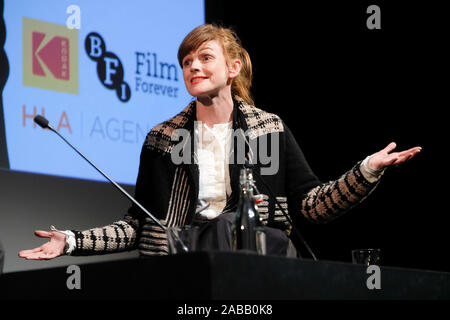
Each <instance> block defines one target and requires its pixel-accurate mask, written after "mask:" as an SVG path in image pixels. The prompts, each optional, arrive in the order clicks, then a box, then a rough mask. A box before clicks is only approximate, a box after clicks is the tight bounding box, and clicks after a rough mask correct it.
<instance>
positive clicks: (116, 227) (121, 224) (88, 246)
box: [71, 215, 139, 256]
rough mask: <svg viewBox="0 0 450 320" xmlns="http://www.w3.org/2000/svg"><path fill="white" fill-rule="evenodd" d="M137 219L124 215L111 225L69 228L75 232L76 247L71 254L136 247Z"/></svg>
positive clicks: (107, 251) (106, 251)
mask: <svg viewBox="0 0 450 320" xmlns="http://www.w3.org/2000/svg"><path fill="white" fill-rule="evenodd" d="M138 229H139V220H138V219H135V218H132V217H131V216H130V215H126V216H125V217H124V218H123V219H122V220H119V221H116V222H114V223H113V224H111V225H108V226H104V227H98V228H93V229H89V230H84V231H77V230H71V231H72V232H73V233H74V234H75V241H76V248H75V250H74V251H73V252H72V253H71V255H72V256H85V255H96V254H107V253H114V252H121V251H129V250H133V249H136V242H137V237H138Z"/></svg>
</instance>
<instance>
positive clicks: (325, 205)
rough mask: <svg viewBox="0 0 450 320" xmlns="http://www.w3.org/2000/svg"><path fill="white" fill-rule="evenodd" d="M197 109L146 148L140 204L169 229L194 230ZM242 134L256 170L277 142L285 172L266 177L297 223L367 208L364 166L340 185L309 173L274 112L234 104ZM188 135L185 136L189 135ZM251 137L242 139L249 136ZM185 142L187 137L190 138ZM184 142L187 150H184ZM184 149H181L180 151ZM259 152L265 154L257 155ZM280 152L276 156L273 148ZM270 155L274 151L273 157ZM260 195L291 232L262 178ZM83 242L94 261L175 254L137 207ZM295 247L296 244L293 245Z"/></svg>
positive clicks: (234, 177) (233, 163)
mask: <svg viewBox="0 0 450 320" xmlns="http://www.w3.org/2000/svg"><path fill="white" fill-rule="evenodd" d="M195 108H196V103H195V101H193V102H192V103H190V104H189V105H188V106H187V107H186V108H185V109H184V110H183V111H181V112H180V113H179V114H177V115H176V116H174V117H173V118H171V119H169V120H167V121H165V122H163V123H161V124H159V125H157V126H155V127H154V128H153V129H152V130H151V131H150V132H149V133H148V135H147V138H146V140H145V143H144V145H143V147H142V151H141V158H140V166H139V173H138V178H137V182H136V189H135V198H136V200H137V201H138V202H139V203H141V204H142V205H143V206H144V207H145V208H146V209H147V210H149V211H150V212H151V213H152V214H153V215H154V216H156V217H157V218H158V219H160V221H161V222H162V223H163V224H164V225H166V226H183V225H186V224H190V222H191V221H192V219H193V218H194V216H195V209H196V205H197V199H198V192H199V170H198V165H197V164H196V163H195V148H194V144H193V143H192V144H191V143H190V142H191V141H192V139H193V132H194V121H195V115H196V112H195ZM238 128H241V129H242V131H243V132H244V133H246V136H247V137H248V143H247V144H245V147H246V148H247V149H246V151H247V152H245V156H246V158H247V159H248V160H252V162H253V163H254V165H255V167H254V170H257V172H262V170H264V168H266V169H268V168H269V167H270V165H272V164H271V163H269V164H263V163H265V162H264V161H262V160H261V159H258V157H257V156H256V157H255V154H256V155H258V152H253V158H251V159H249V157H250V156H249V155H251V153H250V152H248V151H249V146H254V145H255V144H254V143H256V145H257V146H258V147H259V146H260V145H261V143H262V142H261V141H263V140H264V141H266V142H267V143H268V148H269V150H270V149H271V148H272V149H273V146H272V144H271V143H273V142H271V141H275V140H272V139H271V138H273V137H274V136H275V135H276V140H277V142H278V148H279V150H278V154H279V159H278V160H279V161H278V168H277V169H278V170H277V171H276V173H275V174H271V175H262V178H263V179H264V181H265V183H266V184H267V185H268V186H270V188H271V189H272V192H273V194H274V195H275V196H276V197H277V200H278V202H279V203H280V204H281V206H283V207H284V209H285V211H287V212H288V214H289V216H290V218H291V219H292V221H293V222H294V224H299V223H302V221H301V220H302V219H304V218H306V219H308V220H310V221H312V222H316V223H325V222H328V221H330V220H332V219H334V218H336V217H338V216H340V215H341V214H343V213H344V212H346V211H348V210H349V209H350V208H352V207H353V206H355V205H356V204H358V203H360V202H361V201H362V200H363V199H364V198H365V197H366V196H367V195H368V194H369V193H370V192H371V191H372V190H373V189H374V188H375V187H376V184H377V183H369V182H368V181H367V180H366V179H365V178H364V176H363V175H362V173H361V171H360V163H361V162H359V163H358V164H356V165H355V166H354V167H353V168H352V169H351V170H349V171H348V172H346V173H345V174H344V175H342V176H341V177H340V178H339V179H337V180H335V181H330V182H327V183H322V182H320V181H319V179H318V178H317V177H316V176H315V175H314V173H313V172H312V170H311V169H310V167H309V165H308V163H307V162H306V160H305V157H304V155H303V153H302V151H301V149H300V147H299V146H298V144H297V142H296V141H295V138H294V136H293V135H292V133H291V132H290V130H289V129H288V127H287V126H286V125H285V123H284V122H283V121H282V120H281V119H280V118H279V117H278V116H277V115H275V114H271V113H268V112H265V111H263V110H261V109H258V108H256V107H254V106H252V105H248V104H246V103H245V102H242V101H235V105H234V112H233V129H234V130H236V129H238ZM177 129H185V130H187V132H189V134H190V136H188V137H187V139H181V138H180V140H177V139H175V140H174V138H173V137H175V136H176V133H177ZM185 132H186V131H185ZM243 136H244V135H242V137H243ZM185 138H186V137H185ZM180 142H184V143H183V144H182V146H183V148H179V147H180V144H179V143H180ZM239 145H240V144H239V143H238V142H237V141H236V143H235V145H234V147H232V150H231V152H230V164H229V172H230V185H231V190H232V192H231V195H230V196H229V197H228V199H227V204H226V207H225V209H224V210H223V211H224V212H227V211H232V210H234V208H235V207H236V205H237V201H238V195H239V188H238V187H239V185H238V184H239V173H240V170H239V169H240V168H242V163H243V160H242V159H238V156H239V155H240V154H241V153H242V152H241V153H239V152H238V150H237V148H238V146H239ZM178 148H179V149H178ZM258 150H259V149H258ZM175 151H176V152H179V154H180V155H183V156H185V155H187V157H186V159H189V158H190V161H186V162H188V163H181V164H175V163H174V162H173V161H172V158H171V152H175ZM271 151H273V150H271ZM268 154H270V152H269V153H268ZM256 185H257V188H258V190H259V191H260V192H261V193H262V194H264V201H263V202H262V203H260V204H259V205H258V208H259V212H260V214H261V218H262V219H263V223H264V224H266V225H268V226H272V227H276V228H279V229H282V230H286V231H287V232H288V233H289V223H288V221H287V219H286V218H285V216H284V215H283V214H282V212H281V210H280V209H279V208H278V207H277V206H276V205H275V201H274V199H272V198H271V197H268V196H267V195H269V194H270V193H269V192H268V191H267V190H266V188H265V186H264V185H263V184H261V183H260V181H259V180H258V179H256ZM72 231H73V232H74V234H75V238H76V249H75V250H74V251H73V252H72V255H89V254H103V253H111V252H119V251H125V250H132V249H139V251H140V254H142V255H163V254H167V252H168V244H167V237H166V234H165V233H164V232H163V230H162V229H161V228H160V227H159V226H158V225H156V224H155V223H154V222H153V221H152V220H151V219H150V218H149V217H148V216H146V214H145V213H143V212H142V211H141V210H140V209H138V208H137V207H136V206H134V205H133V206H131V208H130V209H129V210H128V213H127V214H126V215H125V216H124V217H123V219H121V220H119V221H117V222H115V223H113V224H111V225H108V226H105V227H99V228H93V229H90V230H85V231H76V230H72ZM294 243H295V241H294Z"/></svg>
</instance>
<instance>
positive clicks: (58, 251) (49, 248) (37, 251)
mask: <svg viewBox="0 0 450 320" xmlns="http://www.w3.org/2000/svg"><path fill="white" fill-rule="evenodd" d="M34 234H35V235H36V236H38V237H41V238H50V241H48V242H46V243H44V244H43V245H42V246H40V247H37V248H34V249H31V250H22V251H20V252H19V257H21V258H25V259H27V260H49V259H53V258H56V257H59V256H60V255H63V254H64V247H65V246H66V235H65V234H64V233H61V232H58V231H42V230H36V231H35V232H34Z"/></svg>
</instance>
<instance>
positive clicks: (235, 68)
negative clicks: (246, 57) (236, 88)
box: [228, 59, 242, 78]
mask: <svg viewBox="0 0 450 320" xmlns="http://www.w3.org/2000/svg"><path fill="white" fill-rule="evenodd" d="M241 67H242V63H241V60H239V59H234V60H233V61H232V63H231V65H230V67H229V68H228V76H229V77H230V78H236V77H237V76H238V74H239V72H240V71H241Z"/></svg>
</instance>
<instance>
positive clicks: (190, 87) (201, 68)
mask: <svg viewBox="0 0 450 320" xmlns="http://www.w3.org/2000/svg"><path fill="white" fill-rule="evenodd" d="M236 64H237V65H238V66H236ZM182 65H183V78H184V83H185V85H186V89H187V91H188V92H189V94H190V95H192V96H194V97H202V96H209V97H211V96H216V95H218V94H219V92H221V91H224V90H229V91H230V93H231V86H230V82H229V79H230V78H234V77H236V76H237V74H238V73H239V69H240V62H239V61H238V60H237V62H234V63H233V67H232V68H230V67H229V66H227V61H226V59H225V55H224V53H223V49H222V46H221V45H220V42H219V41H217V40H211V41H207V42H205V43H203V44H202V45H201V46H200V47H199V48H198V49H197V50H194V51H191V52H190V53H189V54H188V55H186V56H185V57H184V59H183V62H182ZM236 68H237V69H238V70H236Z"/></svg>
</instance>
